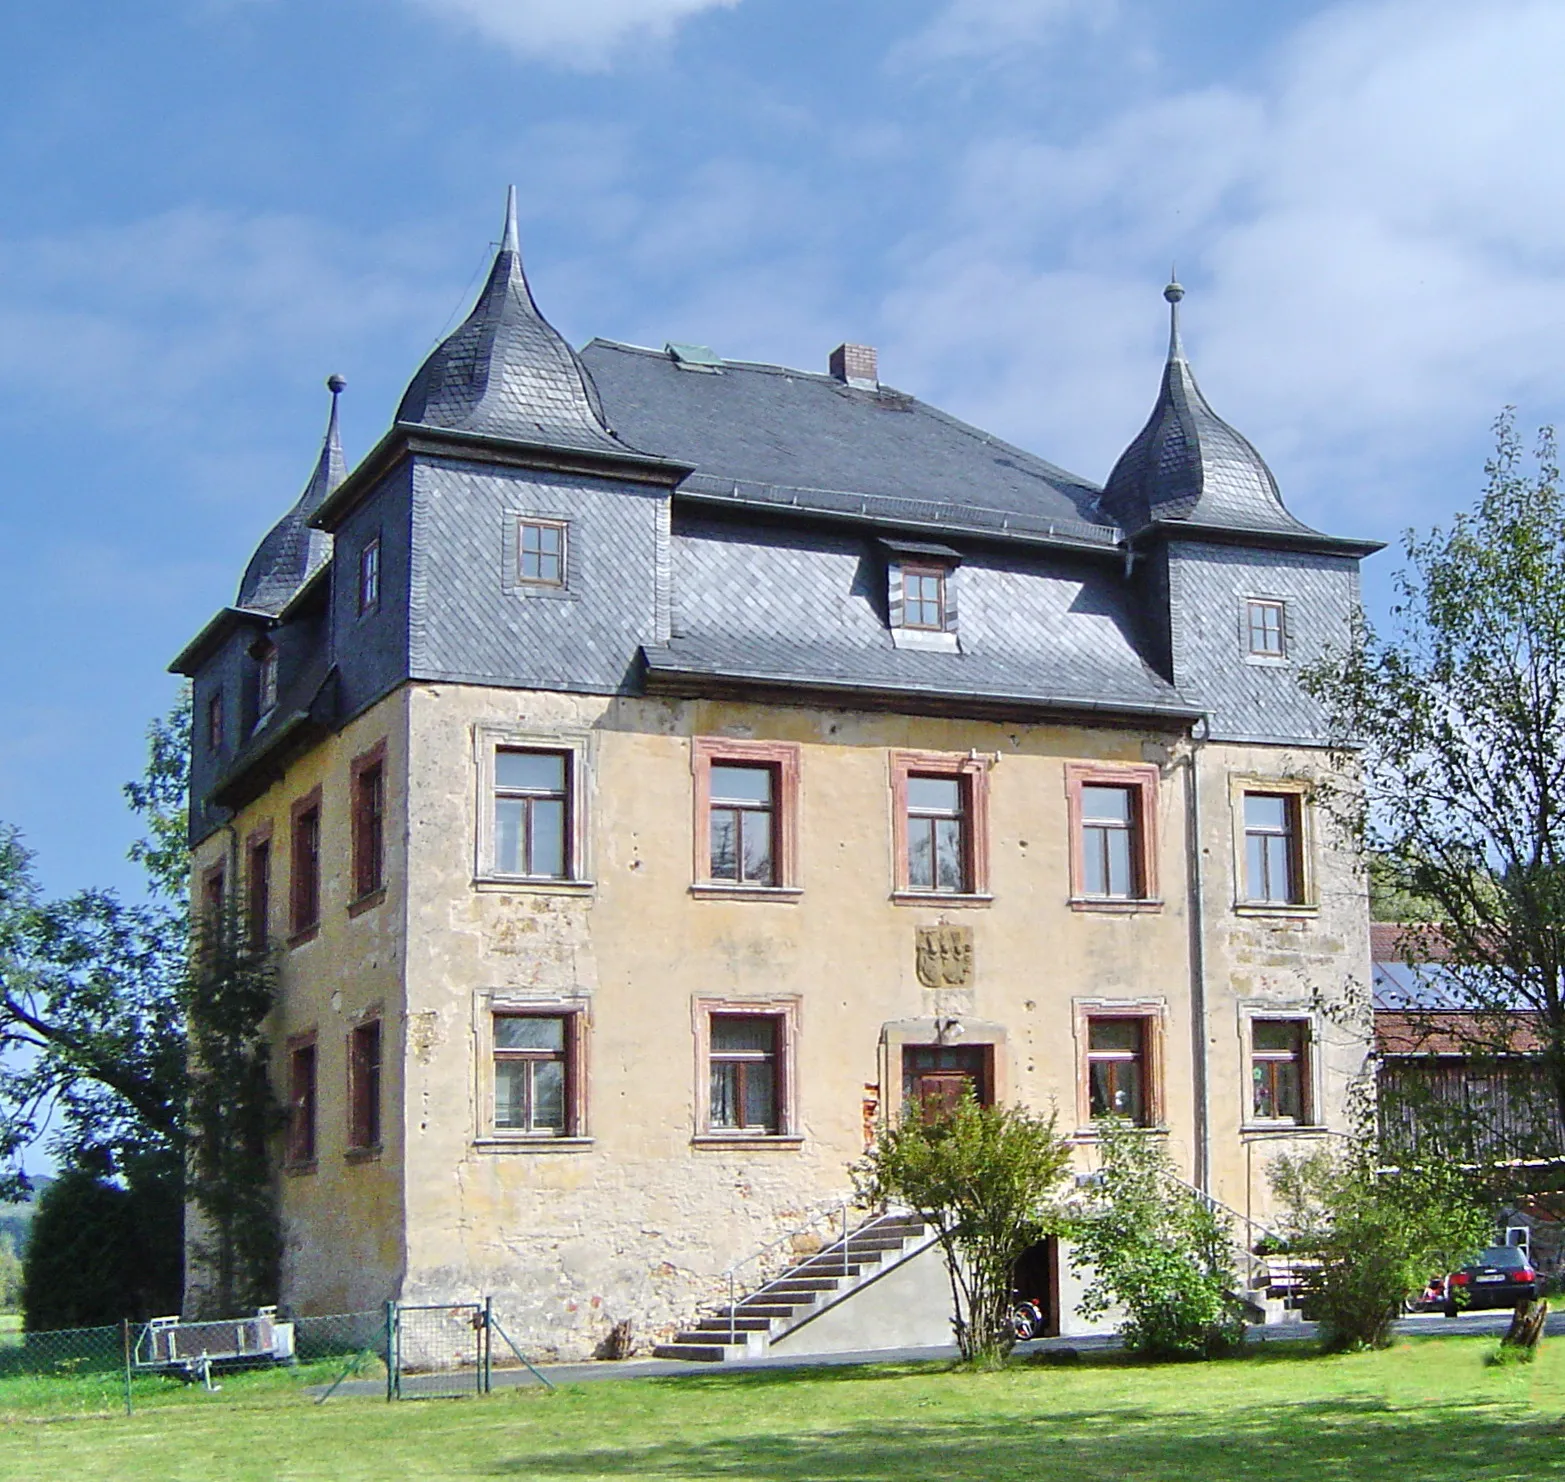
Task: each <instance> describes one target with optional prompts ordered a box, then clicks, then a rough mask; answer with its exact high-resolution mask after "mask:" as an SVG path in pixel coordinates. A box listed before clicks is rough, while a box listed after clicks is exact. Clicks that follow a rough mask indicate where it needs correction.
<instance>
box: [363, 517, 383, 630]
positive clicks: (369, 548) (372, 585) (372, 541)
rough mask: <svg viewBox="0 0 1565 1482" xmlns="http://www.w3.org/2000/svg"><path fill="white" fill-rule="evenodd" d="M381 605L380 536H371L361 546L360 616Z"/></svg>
mask: <svg viewBox="0 0 1565 1482" xmlns="http://www.w3.org/2000/svg"><path fill="white" fill-rule="evenodd" d="M379 606H380V536H378V535H374V536H371V537H370V538H369V539H368V540H366V541H365V542H364V544H363V545H362V546H360V547H359V616H360V617H363V616H364V615H365V614H366V613H371V612H374V611H375V610H376V609H377V608H378V607H379Z"/></svg>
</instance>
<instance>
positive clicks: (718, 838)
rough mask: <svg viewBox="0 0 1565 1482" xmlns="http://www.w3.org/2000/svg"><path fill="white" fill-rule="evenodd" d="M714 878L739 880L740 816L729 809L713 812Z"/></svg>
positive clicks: (717, 809)
mask: <svg viewBox="0 0 1565 1482" xmlns="http://www.w3.org/2000/svg"><path fill="white" fill-rule="evenodd" d="M711 853H712V859H711V864H712V878H713V879H714V880H737V879H738V878H739V815H738V814H737V813H736V812H734V811H733V810H732V809H729V808H714V809H713V810H712V843H711Z"/></svg>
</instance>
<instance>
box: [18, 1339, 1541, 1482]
mask: <svg viewBox="0 0 1565 1482" xmlns="http://www.w3.org/2000/svg"><path fill="white" fill-rule="evenodd" d="M1493 1347H1494V1343H1493V1340H1492V1339H1485V1338H1464V1337H1451V1338H1446V1337H1441V1338H1421V1339H1413V1340H1410V1341H1407V1342H1404V1343H1403V1344H1402V1345H1401V1346H1400V1347H1398V1348H1395V1349H1392V1350H1391V1351H1389V1352H1386V1353H1376V1354H1353V1355H1347V1356H1342V1357H1335V1358H1319V1357H1315V1356H1313V1355H1312V1354H1310V1353H1309V1352H1308V1350H1307V1349H1303V1348H1300V1347H1295V1346H1293V1345H1288V1344H1276V1343H1272V1344H1267V1345H1266V1346H1265V1347H1264V1348H1257V1349H1256V1350H1255V1351H1253V1352H1251V1353H1250V1354H1248V1355H1247V1356H1244V1357H1241V1358H1236V1359H1232V1360H1224V1361H1220V1362H1214V1363H1208V1364H1189V1365H1170V1366H1148V1365H1141V1364H1137V1363H1135V1362H1133V1361H1130V1360H1128V1359H1125V1358H1123V1357H1120V1356H1117V1355H1101V1356H1097V1355H1093V1356H1088V1357H1086V1358H1084V1359H1083V1361H1082V1362H1081V1363H1079V1364H1074V1365H1070V1366H1068V1367H1061V1366H1049V1367H1043V1366H1034V1365H1025V1364H1018V1365H1015V1366H1013V1367H1011V1368H1009V1369H1006V1370H1003V1371H1001V1372H998V1373H992V1374H968V1373H958V1372H952V1371H950V1370H947V1369H944V1368H941V1367H938V1366H876V1367H868V1368H851V1369H849V1368H840V1369H816V1370H792V1371H785V1370H773V1371H770V1372H765V1371H763V1372H751V1373H748V1374H745V1373H727V1374H722V1373H718V1374H713V1373H706V1372H703V1373H698V1374H692V1375H690V1376H688V1377H685V1376H681V1377H678V1378H672V1379H650V1380H645V1379H644V1380H626V1381H620V1382H613V1383H601V1384H600V1383H594V1384H580V1385H574V1386H566V1387H562V1388H561V1389H560V1390H558V1391H557V1392H556V1393H554V1394H548V1393H545V1392H543V1391H541V1390H537V1389H522V1390H505V1391H499V1392H497V1393H496V1394H494V1395H492V1396H490V1397H489V1398H487V1399H482V1400H479V1399H472V1400H460V1401H435V1400H430V1401H420V1402H408V1403H404V1404H400V1405H387V1404H386V1403H385V1402H384V1401H375V1400H370V1399H362V1398H355V1399H333V1400H332V1401H331V1402H330V1403H329V1404H328V1405H326V1406H324V1407H321V1406H316V1405H314V1404H312V1403H311V1401H310V1397H309V1396H308V1395H307V1394H306V1393H305V1392H304V1390H303V1388H302V1387H301V1384H300V1382H299V1380H298V1379H297V1378H295V1377H292V1376H290V1375H289V1374H287V1373H283V1372H276V1373H269V1374H252V1375H248V1376H233V1377H231V1378H229V1379H228V1380H226V1381H225V1386H224V1390H223V1392H222V1393H221V1394H219V1395H216V1396H209V1395H206V1394H204V1393H202V1392H200V1391H199V1390H195V1391H191V1390H185V1389H169V1390H168V1391H167V1392H166V1394H163V1395H161V1396H159V1395H155V1394H153V1393H151V1392H149V1393H148V1396H147V1399H146V1402H145V1404H144V1405H143V1407H142V1408H141V1409H139V1410H138V1412H137V1414H136V1415H135V1416H134V1417H132V1418H130V1419H127V1418H125V1417H124V1416H123V1415H119V1416H115V1415H114V1414H113V1413H112V1411H111V1410H110V1409H108V1408H107V1407H104V1408H100V1409H98V1410H97V1412H96V1413H92V1414H91V1415H90V1418H87V1416H88V1415H89V1413H90V1412H91V1410H92V1407H91V1406H88V1407H86V1408H77V1409H75V1410H72V1409H71V1407H69V1406H66V1407H60V1406H58V1405H56V1406H53V1407H49V1406H45V1407H43V1408H38V1407H36V1406H35V1405H34V1403H33V1399H35V1398H36V1397H29V1396H26V1395H23V1394H21V1393H19V1392H17V1391H16V1390H15V1389H14V1388H13V1386H14V1385H16V1384H18V1383H20V1381H5V1382H4V1383H0V1478H28V1479H34V1478H42V1477H50V1478H52V1477H62V1478H63V1477H68V1478H71V1479H72V1482H90V1479H94V1478H113V1479H115V1482H131V1479H137V1478H143V1477H144V1478H149V1479H150V1478H157V1479H160V1482H162V1479H176V1482H178V1479H185V1478H190V1479H201V1482H209V1479H210V1478H212V1477H214V1476H219V1477H223V1478H225V1479H235V1482H248V1479H266V1482H283V1479H288V1482H294V1479H299V1482H303V1479H310V1478H332V1479H341V1482H353V1479H361V1478H362V1479H370V1478H374V1479H396V1478H409V1479H411V1478H419V1479H443V1478H525V1479H528V1482H593V1479H605V1478H614V1479H620V1478H637V1479H646V1482H698V1479H699V1482H711V1479H714V1478H716V1479H725V1478H729V1479H736V1482H737V1479H743V1482H892V1479H896V1482H901V1479H907V1482H967V1479H972V1482H980V1479H981V1482H1009V1479H1017V1482H1021V1479H1026V1482H1052V1479H1070V1482H1109V1479H1116V1482H1118V1479H1126V1482H1154V1479H1155V1482H1184V1479H1192V1482H1193V1479H1197V1478H1199V1479H1202V1482H1206V1479H1210V1478H1213V1477H1220V1478H1223V1479H1225V1482H1252V1479H1253V1482H1261V1479H1265V1482H1275V1479H1276V1478H1278V1477H1303V1478H1309V1479H1312V1482H1353V1479H1357V1478H1365V1479H1368V1478H1373V1479H1375V1482H1414V1479H1417V1482H1445V1479H1451V1482H1456V1479H1461V1482H1474V1479H1496V1482H1498V1479H1511V1478H1528V1479H1533V1478H1544V1477H1556V1476H1557V1477H1562V1478H1565V1445H1562V1444H1561V1443H1562V1440H1565V1422H1562V1421H1561V1418H1560V1416H1561V1411H1562V1409H1565V1345H1561V1346H1560V1348H1559V1350H1558V1353H1557V1354H1556V1352H1555V1351H1554V1350H1553V1349H1552V1348H1551V1347H1550V1346H1547V1345H1546V1346H1545V1347H1544V1349H1543V1350H1542V1351H1541V1353H1540V1355H1539V1358H1538V1361H1537V1362H1536V1363H1535V1364H1531V1365H1527V1366H1523V1367H1517V1368H1494V1367H1490V1366H1487V1365H1486V1364H1485V1358H1486V1357H1487V1356H1488V1355H1489V1354H1490V1353H1491V1352H1492V1351H1493ZM323 1367H329V1366H323ZM312 1377H313V1376H312ZM139 1382H141V1383H147V1382H148V1381H139Z"/></svg>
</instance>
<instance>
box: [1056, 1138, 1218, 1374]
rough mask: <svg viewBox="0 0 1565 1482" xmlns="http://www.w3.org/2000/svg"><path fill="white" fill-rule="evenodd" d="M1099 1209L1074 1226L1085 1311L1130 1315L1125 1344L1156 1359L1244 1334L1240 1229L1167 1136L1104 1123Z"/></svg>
mask: <svg viewBox="0 0 1565 1482" xmlns="http://www.w3.org/2000/svg"><path fill="white" fill-rule="evenodd" d="M1100 1146H1101V1151H1102V1165H1101V1167H1100V1169H1099V1172H1098V1175H1097V1178H1096V1179H1095V1181H1094V1186H1093V1197H1092V1207H1091V1208H1090V1209H1089V1210H1088V1211H1087V1213H1086V1214H1084V1215H1083V1216H1082V1217H1081V1218H1080V1219H1079V1220H1078V1221H1077V1223H1076V1224H1075V1226H1074V1228H1073V1234H1074V1236H1075V1242H1076V1248H1075V1253H1074V1256H1073V1265H1074V1266H1075V1267H1076V1269H1077V1270H1079V1271H1081V1272H1083V1273H1085V1274H1086V1275H1087V1276H1088V1283H1087V1289H1086V1291H1085V1293H1084V1294H1083V1297H1082V1303H1081V1310H1082V1312H1083V1313H1084V1314H1086V1315H1087V1316H1097V1315H1101V1314H1102V1313H1104V1312H1107V1311H1108V1310H1109V1309H1110V1308H1111V1307H1113V1306H1116V1305H1117V1306H1118V1307H1120V1308H1121V1309H1122V1310H1123V1311H1124V1313H1125V1319H1124V1321H1123V1323H1122V1325H1121V1327H1120V1336H1121V1338H1122V1339H1123V1340H1124V1343H1125V1346H1126V1347H1127V1348H1129V1349H1132V1350H1133V1351H1135V1352H1138V1353H1144V1354H1147V1355H1148V1356H1150V1357H1154V1358H1198V1357H1210V1356H1213V1355H1215V1354H1219V1353H1223V1352H1226V1351H1227V1350H1229V1349H1231V1348H1233V1347H1234V1346H1236V1345H1237V1344H1239V1343H1241V1342H1243V1340H1244V1318H1243V1311H1242V1308H1241V1306H1240V1303H1239V1299H1238V1298H1237V1297H1236V1296H1235V1292H1236V1291H1237V1289H1238V1286H1239V1278H1238V1274H1237V1273H1236V1272H1235V1270H1234V1241H1233V1232H1232V1230H1231V1229H1230V1227H1229V1225H1228V1222H1227V1220H1226V1218H1225V1217H1224V1216H1223V1215H1222V1214H1220V1213H1219V1212H1218V1211H1217V1210H1216V1209H1215V1208H1214V1207H1213V1206H1212V1205H1211V1204H1210V1203H1208V1202H1207V1201H1206V1200H1204V1199H1203V1198H1202V1197H1201V1196H1200V1194H1198V1193H1197V1192H1196V1191H1195V1190H1194V1189H1191V1188H1189V1187H1188V1186H1186V1185H1185V1184H1184V1182H1183V1181H1182V1180H1181V1179H1180V1178H1179V1177H1178V1173H1177V1170H1176V1169H1175V1167H1174V1163H1173V1160H1172V1159H1171V1158H1170V1157H1169V1154H1168V1149H1167V1148H1166V1147H1165V1146H1164V1143H1163V1140H1162V1139H1161V1138H1159V1137H1156V1136H1151V1135H1149V1134H1147V1133H1146V1132H1142V1131H1138V1130H1137V1129H1135V1128H1133V1127H1131V1126H1129V1125H1128V1124H1127V1123H1125V1122H1121V1121H1118V1120H1117V1119H1116V1120H1111V1121H1109V1122H1106V1123H1104V1124H1103V1132H1102V1142H1101V1144H1100Z"/></svg>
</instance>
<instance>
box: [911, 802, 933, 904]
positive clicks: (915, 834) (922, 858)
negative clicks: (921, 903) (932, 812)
mask: <svg viewBox="0 0 1565 1482" xmlns="http://www.w3.org/2000/svg"><path fill="white" fill-rule="evenodd" d="M907 882H908V884H909V885H910V886H911V887H912V888H913V889H914V890H930V889H932V888H933V887H934V883H935V835H934V829H933V827H932V826H931V823H930V821H929V820H928V819H923V818H915V819H913V820H911V821H910V822H909V824H908V841H907Z"/></svg>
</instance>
